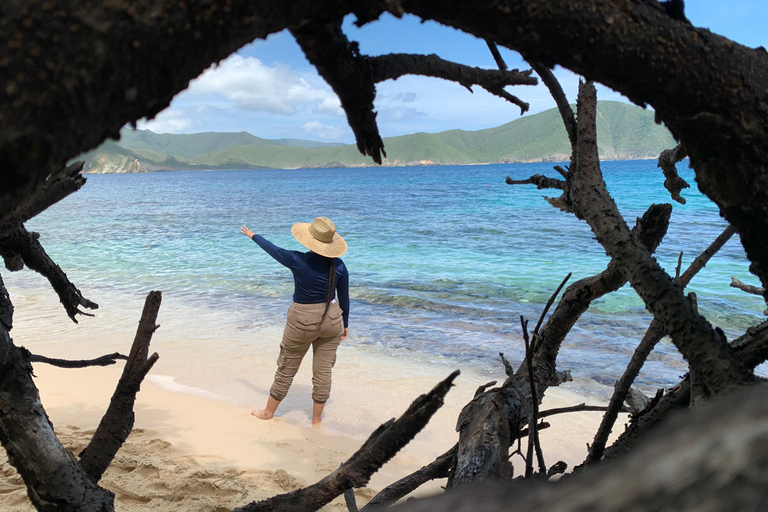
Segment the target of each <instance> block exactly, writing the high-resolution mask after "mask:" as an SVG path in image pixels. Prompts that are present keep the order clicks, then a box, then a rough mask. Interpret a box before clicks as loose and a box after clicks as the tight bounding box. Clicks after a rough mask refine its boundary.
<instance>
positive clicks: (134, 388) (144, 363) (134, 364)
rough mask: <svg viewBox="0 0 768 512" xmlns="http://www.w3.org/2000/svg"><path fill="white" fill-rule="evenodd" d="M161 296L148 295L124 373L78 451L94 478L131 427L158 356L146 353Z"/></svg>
mask: <svg viewBox="0 0 768 512" xmlns="http://www.w3.org/2000/svg"><path fill="white" fill-rule="evenodd" d="M161 299H162V294H161V293H160V292H159V291H152V292H149V294H148V295H147V299H146V300H145V301H144V310H143V311H142V313H141V320H140V321H139V327H138V329H137V330H136V337H135V338H134V340H133V345H132V346H131V352H130V354H128V359H127V361H126V363H125V367H124V368H123V374H122V375H121V377H120V380H119V381H118V383H117V387H116V388H115V392H114V394H113V395H112V399H111V400H110V402H109V407H108V408H107V411H106V412H105V413H104V416H103V417H102V418H101V422H100V423H99V426H98V428H97V429H96V433H95V434H94V435H93V438H92V439H91V442H90V443H89V444H88V446H87V447H86V448H85V449H84V450H83V451H82V452H81V453H80V465H81V466H82V468H83V470H84V471H85V473H86V474H87V475H88V476H89V477H90V478H91V479H92V480H93V481H94V482H98V481H99V480H100V479H101V476H102V475H103V474H104V471H106V470H107V468H108V467H109V464H110V463H111V462H112V459H113V458H114V457H115V454H116V453H117V451H118V450H119V449H120V447H121V446H122V445H123V443H124V442H125V440H126V439H127V438H128V435H129V434H130V433H131V430H133V423H134V418H135V415H134V412H133V405H134V403H135V402H136V394H137V393H138V392H139V388H140V387H141V382H142V381H143V380H144V377H145V376H146V375H147V373H148V372H149V370H150V369H151V368H152V366H153V365H154V364H155V362H156V361H157V359H158V357H159V356H158V355H157V353H154V354H152V355H151V356H149V357H148V354H149V343H150V341H152V335H153V334H154V332H155V331H156V330H157V328H158V327H160V326H159V325H157V324H156V323H155V321H156V320H157V313H158V311H159V309H160V302H161Z"/></svg>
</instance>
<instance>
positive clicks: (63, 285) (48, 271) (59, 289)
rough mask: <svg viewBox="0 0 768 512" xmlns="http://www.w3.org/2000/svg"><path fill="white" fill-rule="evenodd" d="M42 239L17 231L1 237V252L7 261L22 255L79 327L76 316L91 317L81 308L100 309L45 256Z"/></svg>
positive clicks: (22, 258) (21, 227)
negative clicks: (46, 281)
mask: <svg viewBox="0 0 768 512" xmlns="http://www.w3.org/2000/svg"><path fill="white" fill-rule="evenodd" d="M39 237H40V235H39V234H37V233H30V232H29V231H27V230H26V229H25V228H24V227H23V226H20V227H17V228H16V229H13V230H10V231H8V232H6V235H5V236H3V237H0V251H2V253H3V255H4V257H5V258H6V261H8V259H9V258H11V259H12V260H13V259H14V258H13V256H12V255H18V257H19V258H20V259H21V261H23V262H24V263H25V264H26V265H27V266H28V267H29V268H30V269H32V270H34V271H36V272H38V273H39V274H41V275H42V276H44V277H45V278H47V279H48V281H49V282H50V283H51V286H52V287H53V289H54V291H56V294H57V295H58V296H59V300H60V301H61V304H62V305H63V306H64V309H65V310H66V312H67V315H69V318H71V319H72V321H74V322H75V323H77V319H76V318H75V315H78V314H79V315H88V316H90V314H89V313H86V312H84V311H82V310H81V309H80V307H84V308H88V309H98V307H99V305H98V304H96V303H95V302H92V301H90V300H88V299H86V298H85V297H83V294H82V293H80V290H78V289H77V287H76V286H75V285H73V284H72V283H71V282H70V281H69V279H68V278H67V274H65V273H64V271H63V270H61V267H59V266H58V265H57V264H56V263H55V262H54V261H53V260H52V259H51V258H50V256H48V254H47V253H46V252H45V249H43V246H42V245H40V242H39V241H38V238H39Z"/></svg>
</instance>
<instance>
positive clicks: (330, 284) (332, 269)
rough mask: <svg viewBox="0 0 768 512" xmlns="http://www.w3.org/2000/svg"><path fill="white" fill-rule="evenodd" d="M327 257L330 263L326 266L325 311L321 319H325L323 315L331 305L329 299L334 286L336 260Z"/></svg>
mask: <svg viewBox="0 0 768 512" xmlns="http://www.w3.org/2000/svg"><path fill="white" fill-rule="evenodd" d="M328 259H329V260H330V262H331V263H330V266H329V267H328V293H327V295H326V297H325V312H324V313H323V319H325V315H327V314H328V308H330V307H331V301H332V300H333V296H334V292H335V288H336V261H335V260H334V259H332V258H328ZM321 322H322V320H321Z"/></svg>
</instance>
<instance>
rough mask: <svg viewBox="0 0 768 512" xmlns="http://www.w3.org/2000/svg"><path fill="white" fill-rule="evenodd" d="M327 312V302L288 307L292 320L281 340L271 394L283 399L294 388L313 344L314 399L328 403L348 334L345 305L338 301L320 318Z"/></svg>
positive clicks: (286, 324)
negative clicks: (338, 351) (339, 353)
mask: <svg viewBox="0 0 768 512" xmlns="http://www.w3.org/2000/svg"><path fill="white" fill-rule="evenodd" d="M324 311H325V303H321V304H299V303H297V302H294V303H292V304H291V307H290V308H288V319H287V321H286V323H285V330H284V331H283V340H282V342H281V343H280V355H279V356H278V358H277V372H275V380H274V382H273V383H272V388H271V389H270V390H269V395H270V396H271V397H272V398H274V399H275V400H278V401H282V400H283V398H285V395H286V394H287V393H288V388H290V387H291V383H292V382H293V377H294V376H295V375H296V372H297V371H298V370H299V366H300V365H301V360H302V359H304V355H305V354H306V353H307V350H309V347H310V345H311V346H312V401H314V402H315V403H317V404H324V403H325V402H327V401H328V397H329V396H330V394H331V370H332V369H333V365H334V364H335V363H336V349H337V348H339V343H340V342H341V336H342V335H343V334H344V322H343V320H342V317H341V308H340V307H339V305H338V304H337V303H336V301H334V302H333V303H331V305H330V306H329V307H328V313H327V314H326V315H325V319H323V322H322V325H321V324H320V320H321V318H322V316H323V312H324Z"/></svg>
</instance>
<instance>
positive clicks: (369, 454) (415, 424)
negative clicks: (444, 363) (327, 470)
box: [236, 370, 459, 512]
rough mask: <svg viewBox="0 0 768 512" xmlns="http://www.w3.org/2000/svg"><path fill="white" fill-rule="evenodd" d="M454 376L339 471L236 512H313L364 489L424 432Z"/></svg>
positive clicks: (382, 428) (376, 434) (383, 428)
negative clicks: (414, 438) (352, 490)
mask: <svg viewBox="0 0 768 512" xmlns="http://www.w3.org/2000/svg"><path fill="white" fill-rule="evenodd" d="M458 375H459V371H458V370H457V371H455V372H453V373H452V374H451V375H450V376H448V378H447V379H445V380H444V381H442V382H441V383H440V384H438V385H437V386H435V388H434V389H432V391H430V392H429V393H427V394H426V395H421V396H420V397H418V398H417V399H416V400H414V402H413V403H412V404H411V405H410V407H408V410H406V411H405V413H403V415H402V416H400V418H398V419H397V420H395V419H391V420H389V421H388V422H387V423H384V424H383V425H381V426H380V427H379V428H378V429H376V431H375V432H373V433H372V434H371V436H370V437H369V438H368V439H367V440H366V441H365V443H363V446H362V447H361V448H360V449H359V450H358V451H357V452H356V453H355V454H354V455H352V457H350V458H349V459H348V460H347V461H346V462H345V463H344V464H342V465H341V467H340V468H338V469H337V470H336V471H334V472H333V473H331V474H330V475H328V476H327V477H325V478H323V479H322V480H320V481H319V482H317V483H316V484H314V485H311V486H309V487H305V488H304V489H298V490H296V491H293V492H289V493H287V494H281V495H278V496H274V497H272V498H269V499H266V500H264V501H259V502H254V503H250V504H248V505H245V506H244V507H240V508H238V509H236V510H237V512H257V511H269V512H279V511H286V512H288V511H291V512H292V511H295V510H302V511H307V512H309V511H314V510H318V509H320V508H321V507H323V506H324V505H326V504H327V503H330V502H331V500H333V499H334V498H335V497H336V496H339V495H341V494H343V493H344V492H345V491H347V490H348V489H352V488H354V487H362V486H364V485H365V484H366V483H367V482H368V480H369V479H370V477H371V475H372V474H373V473H375V472H376V471H378V470H379V468H381V466H383V465H384V464H385V463H386V462H387V461H388V460H390V459H391V458H392V457H394V456H395V454H396V453H397V452H398V451H400V449H401V448H402V447H403V446H405V445H406V444H408V443H409V442H410V441H411V439H413V437H414V436H415V435H416V434H417V433H419V432H420V431H421V429H422V428H424V426H425V425H426V424H427V422H428V421H429V420H430V418H431V417H432V415H433V414H434V413H435V412H436V411H437V410H438V409H439V408H440V407H441V406H442V405H443V398H444V397H445V395H446V393H448V390H449V389H450V388H451V386H452V385H453V381H454V379H455V378H456V377H457V376H458Z"/></svg>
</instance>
